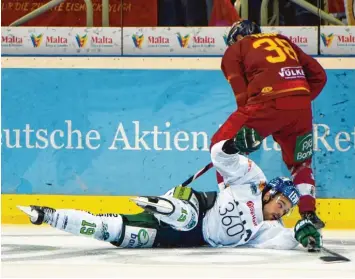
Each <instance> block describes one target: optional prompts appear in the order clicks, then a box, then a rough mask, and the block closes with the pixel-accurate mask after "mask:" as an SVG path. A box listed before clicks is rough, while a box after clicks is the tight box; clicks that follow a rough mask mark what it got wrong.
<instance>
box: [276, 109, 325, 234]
mask: <svg viewBox="0 0 355 279" xmlns="http://www.w3.org/2000/svg"><path fill="white" fill-rule="evenodd" d="M284 114H285V115H284V117H285V118H287V117H288V116H289V117H290V118H293V119H294V121H292V122H290V123H289V124H288V125H287V126H284V127H283V128H282V129H281V130H280V131H279V132H275V133H273V138H274V140H275V141H276V142H277V143H278V144H279V145H280V147H281V152H282V159H283V161H284V162H285V164H286V165H287V168H288V169H289V170H290V172H291V175H292V177H293V181H294V183H295V184H296V186H297V188H298V189H299V191H300V193H301V195H302V196H301V198H300V202H299V204H298V208H299V213H300V214H301V216H302V218H308V219H310V220H311V221H312V222H313V223H314V224H315V226H316V227H317V228H318V229H319V228H322V227H324V223H323V222H322V221H321V220H320V219H319V218H318V217H317V215H316V214H315V211H316V199H315V181H314V176H313V170H312V165H311V164H312V155H313V133H312V111H311V109H310V108H309V109H305V110H299V111H297V112H296V111H285V112H284ZM286 114H288V115H286Z"/></svg>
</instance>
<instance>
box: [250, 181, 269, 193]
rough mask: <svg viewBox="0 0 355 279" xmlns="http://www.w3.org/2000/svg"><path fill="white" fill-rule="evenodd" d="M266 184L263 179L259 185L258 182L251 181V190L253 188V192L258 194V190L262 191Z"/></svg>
mask: <svg viewBox="0 0 355 279" xmlns="http://www.w3.org/2000/svg"><path fill="white" fill-rule="evenodd" d="M265 185H266V183H265V181H261V182H260V183H259V185H258V184H256V183H254V182H252V183H250V190H251V193H252V194H253V195H257V194H258V192H262V191H263V190H264V188H265Z"/></svg>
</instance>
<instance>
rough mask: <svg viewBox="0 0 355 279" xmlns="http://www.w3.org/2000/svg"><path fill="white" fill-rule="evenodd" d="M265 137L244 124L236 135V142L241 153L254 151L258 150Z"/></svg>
mask: <svg viewBox="0 0 355 279" xmlns="http://www.w3.org/2000/svg"><path fill="white" fill-rule="evenodd" d="M262 141H263V139H262V137H261V136H260V135H259V133H258V132H257V131H256V130H254V129H252V128H248V127H245V126H243V127H242V129H240V130H239V132H238V133H237V134H236V135H235V137H234V144H235V146H236V148H237V149H238V150H239V151H240V152H241V153H245V154H248V153H252V152H254V151H257V150H258V149H259V148H260V146H261V143H262Z"/></svg>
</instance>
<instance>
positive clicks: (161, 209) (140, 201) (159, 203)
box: [130, 197, 174, 214]
mask: <svg viewBox="0 0 355 279" xmlns="http://www.w3.org/2000/svg"><path fill="white" fill-rule="evenodd" d="M130 200H131V201H133V202H134V203H135V204H137V205H138V206H140V207H142V208H143V209H145V210H147V211H150V212H152V213H160V214H171V213H173V211H174V207H173V206H172V205H171V203H170V202H168V201H165V200H162V199H159V198H156V197H136V198H131V199H130Z"/></svg>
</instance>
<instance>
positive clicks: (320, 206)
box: [1, 194, 355, 229]
mask: <svg viewBox="0 0 355 279" xmlns="http://www.w3.org/2000/svg"><path fill="white" fill-rule="evenodd" d="M1 204H2V205H1V212H2V216H1V218H2V219H1V221H2V223H3V224H29V220H28V217H27V216H26V215H25V214H23V213H22V212H21V211H20V210H19V209H17V208H16V205H24V206H25V205H43V206H49V207H54V208H57V209H59V208H73V209H82V210H87V211H90V212H92V213H122V214H135V213H139V212H141V211H142V210H141V209H140V208H139V207H138V206H136V205H135V204H134V203H133V202H131V201H130V200H129V197H123V196H110V197H109V196H70V195H69V196H68V195H65V196H59V195H4V194H3V195H2V197H1ZM317 213H318V214H319V217H320V218H321V219H322V220H323V221H325V223H326V227H327V229H355V200H354V199H318V200H317ZM299 218H300V217H299V214H298V209H295V210H294V211H293V212H292V214H291V215H290V216H287V217H285V218H284V222H285V226H287V227H292V226H294V224H295V223H296V222H297V221H298V220H299Z"/></svg>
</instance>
